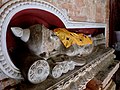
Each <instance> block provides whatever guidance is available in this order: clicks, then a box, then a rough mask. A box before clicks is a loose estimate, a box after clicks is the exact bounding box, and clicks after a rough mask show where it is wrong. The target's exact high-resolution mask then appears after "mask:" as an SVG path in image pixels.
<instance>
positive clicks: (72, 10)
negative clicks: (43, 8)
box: [0, 0, 109, 22]
mask: <svg viewBox="0 0 120 90" xmlns="http://www.w3.org/2000/svg"><path fill="white" fill-rule="evenodd" d="M7 1H8V0H2V1H0V5H1V4H3V3H5V2H7ZM45 1H47V2H49V3H51V4H53V5H55V6H56V7H57V8H59V9H61V10H62V11H63V12H66V13H67V14H68V16H69V17H70V18H71V19H72V20H74V21H88V22H105V21H106V15H107V17H108V3H109V1H107V0H45Z"/></svg>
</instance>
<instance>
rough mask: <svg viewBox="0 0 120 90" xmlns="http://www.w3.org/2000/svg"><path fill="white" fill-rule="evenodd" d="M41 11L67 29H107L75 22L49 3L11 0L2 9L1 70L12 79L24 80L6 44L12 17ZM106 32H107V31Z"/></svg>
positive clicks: (38, 0) (102, 25)
mask: <svg viewBox="0 0 120 90" xmlns="http://www.w3.org/2000/svg"><path fill="white" fill-rule="evenodd" d="M31 7H32V8H33V9H40V10H45V11H48V12H51V13H52V14H54V15H55V16H57V17H58V18H59V19H60V20H61V21H62V22H63V23H64V25H65V27H66V28H69V29H70V28H105V29H106V24H102V23H89V22H73V21H70V20H69V18H68V16H67V15H66V14H64V13H63V12H62V11H60V10H59V9H58V8H56V7H55V6H53V5H51V4H50V3H48V2H45V1H42V0H41V1H40V0H10V1H9V2H7V3H6V4H4V5H3V6H2V7H1V9H0V40H1V41H0V68H1V70H2V71H3V72H4V73H5V74H6V75H8V76H9V77H11V78H15V79H23V78H22V76H21V73H20V71H19V69H18V68H17V67H16V66H15V65H14V64H13V63H12V61H11V59H10V57H9V55H8V51H7V44H6V41H5V40H6V32H7V27H8V24H9V22H10V20H11V19H12V17H13V16H14V15H15V14H16V13H17V12H19V11H21V10H24V9H30V8H31ZM105 32H106V31H105Z"/></svg>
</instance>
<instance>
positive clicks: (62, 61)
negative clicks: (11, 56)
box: [11, 24, 105, 82]
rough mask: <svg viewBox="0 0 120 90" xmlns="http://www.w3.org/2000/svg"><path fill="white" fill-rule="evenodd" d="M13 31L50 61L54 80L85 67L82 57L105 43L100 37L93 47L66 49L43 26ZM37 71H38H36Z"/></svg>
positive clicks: (35, 52) (33, 49)
mask: <svg viewBox="0 0 120 90" xmlns="http://www.w3.org/2000/svg"><path fill="white" fill-rule="evenodd" d="M11 30H12V32H13V34H14V35H15V36H16V37H19V38H20V39H21V40H22V41H23V42H25V43H27V45H28V48H29V49H30V50H31V51H32V52H33V53H34V54H35V55H37V56H40V57H42V58H44V59H45V60H48V63H49V65H50V68H51V75H52V76H53V77H54V78H59V77H60V76H61V75H62V73H67V72H68V71H69V70H73V69H74V68H75V66H83V65H84V64H85V63H86V60H81V59H80V56H81V55H83V56H84V55H88V54H90V53H91V52H92V51H93V48H94V46H96V45H98V44H102V43H104V42H105V41H104V38H103V37H102V38H101V36H99V37H94V38H93V44H91V45H84V46H78V45H75V44H74V45H72V46H70V47H69V48H65V46H64V45H63V44H62V42H61V41H60V39H59V38H58V37H57V36H56V35H55V33H54V32H53V31H52V30H49V29H47V28H46V27H45V26H43V25H40V24H37V25H33V26H31V27H30V28H28V29H22V28H19V27H12V28H11ZM100 40H101V42H100ZM97 42H99V43H97ZM58 55H60V56H58ZM66 57H67V58H66ZM50 59H52V60H53V61H54V63H53V62H52V64H51V63H50V62H49V60H50ZM36 71H37V69H35V72H36ZM29 76H30V75H29ZM36 82H38V81H36Z"/></svg>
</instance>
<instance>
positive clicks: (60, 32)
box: [54, 28, 92, 48]
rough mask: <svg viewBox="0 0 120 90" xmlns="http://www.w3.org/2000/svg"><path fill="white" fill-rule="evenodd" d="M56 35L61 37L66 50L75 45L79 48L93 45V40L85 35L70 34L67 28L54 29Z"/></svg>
mask: <svg viewBox="0 0 120 90" xmlns="http://www.w3.org/2000/svg"><path fill="white" fill-rule="evenodd" d="M54 33H55V34H56V35H57V36H58V37H59V39H60V40H61V42H62V43H63V44H64V46H65V47H66V48H68V47H70V46H71V45H73V44H77V45H79V46H83V45H86V44H92V40H91V38H89V37H88V36H86V35H84V34H83V33H80V34H77V33H74V32H70V31H68V30H66V29H65V28H57V29H54Z"/></svg>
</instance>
